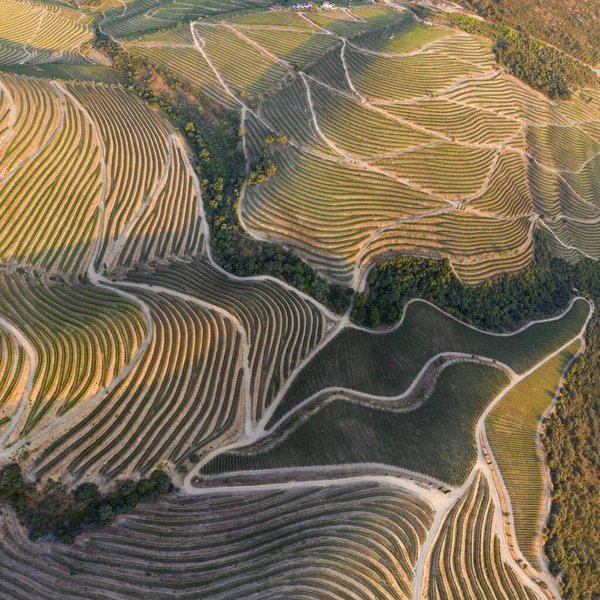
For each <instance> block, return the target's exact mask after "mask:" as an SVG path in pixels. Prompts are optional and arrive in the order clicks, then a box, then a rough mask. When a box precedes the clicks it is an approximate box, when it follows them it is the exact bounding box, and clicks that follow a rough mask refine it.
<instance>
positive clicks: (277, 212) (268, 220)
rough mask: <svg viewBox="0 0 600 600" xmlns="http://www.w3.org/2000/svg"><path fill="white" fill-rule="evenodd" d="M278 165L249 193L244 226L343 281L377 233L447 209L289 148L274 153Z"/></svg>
mask: <svg viewBox="0 0 600 600" xmlns="http://www.w3.org/2000/svg"><path fill="white" fill-rule="evenodd" d="M273 160H274V162H276V164H277V167H278V170H277V173H276V174H275V176H274V177H273V178H271V179H270V180H268V181H267V182H265V183H264V184H260V185H257V186H250V187H249V188H247V190H246V195H245V197H244V203H243V206H242V208H241V212H242V217H243V219H244V223H245V224H246V225H247V226H248V227H249V229H250V230H251V231H254V232H259V233H261V234H262V235H263V236H265V237H269V238H273V239H275V240H281V241H285V242H286V243H287V244H289V245H291V246H292V247H296V248H298V249H299V250H301V251H302V254H303V255H305V256H307V257H308V260H309V261H310V262H312V263H313V264H316V265H318V266H319V267H320V268H321V269H322V270H323V271H324V272H326V273H327V274H329V275H330V276H331V277H333V278H334V279H337V280H340V281H348V280H349V279H351V278H352V271H353V265H354V262H355V261H356V260H357V258H358V255H359V253H360V251H361V249H362V247H363V245H364V243H365V242H366V241H367V240H368V239H369V237H370V236H372V235H373V234H375V233H376V232H377V230H378V229H379V228H381V227H383V226H389V225H393V224H394V223H395V222H396V221H397V220H400V219H406V218H409V217H413V216H416V215H419V214H420V213H422V212H429V211H434V210H436V209H438V208H441V207H442V206H443V201H442V200H436V199H435V198H432V197H430V196H428V195H426V194H425V193H424V192H421V191H419V190H414V189H412V188H411V187H409V186H407V185H405V184H403V183H401V182H399V181H397V180H395V179H393V178H390V177H387V176H386V175H384V174H382V173H378V172H375V171H365V170H363V169H360V168H358V167H355V166H352V165H348V164H343V163H339V162H334V161H326V160H321V159H319V158H317V157H315V156H312V155H308V154H305V153H302V152H299V151H297V150H296V149H294V148H293V147H291V146H287V147H283V148H281V149H278V150H275V151H274V152H273ZM324 215H325V216H326V217H325V218H324Z"/></svg>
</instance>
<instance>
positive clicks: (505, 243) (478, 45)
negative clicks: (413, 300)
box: [128, 5, 600, 288]
mask: <svg viewBox="0 0 600 600" xmlns="http://www.w3.org/2000/svg"><path fill="white" fill-rule="evenodd" d="M128 6H129V5H128ZM227 16H228V17H229V18H225V19H220V20H218V21H217V20H216V19H214V20H209V21H204V22H202V23H193V24H191V25H190V26H185V27H181V28H179V29H175V30H171V31H168V32H159V33H155V34H152V35H148V36H145V37H144V38H143V39H141V40H138V41H135V42H133V43H130V44H129V48H130V49H131V50H132V52H134V53H136V54H140V55H143V56H146V57H148V58H150V59H152V60H153V61H155V62H156V63H158V64H160V65H162V66H163V67H165V68H167V69H168V70H169V71H171V72H173V73H176V74H177V75H179V76H181V77H183V78H185V79H187V80H189V81H191V82H193V83H194V84H195V85H198V86H199V87H200V88H201V89H202V90H203V91H204V92H205V93H206V94H207V95H209V96H210V97H211V98H213V99H214V100H216V101H217V102H220V103H222V104H224V105H226V106H228V107H232V108H236V106H239V105H246V107H247V111H246V112H245V122H244V123H243V124H242V126H243V129H244V131H245V133H246V135H245V138H246V139H245V149H246V151H247V158H248V159H252V158H263V157H264V156H267V157H268V158H270V159H271V160H272V161H273V162H274V163H275V165H276V166H277V169H278V170H277V173H276V175H275V176H274V177H273V178H271V179H269V180H267V181H265V182H264V183H262V184H259V185H255V186H249V187H248V188H246V191H245V194H244V195H243V197H242V201H241V203H240V216H241V218H242V221H243V224H244V226H245V227H246V228H247V229H249V230H250V231H251V232H252V233H253V234H254V235H257V236H259V237H261V238H264V239H269V240H274V241H279V242H282V243H284V244H286V245H287V246H289V247H291V248H293V249H295V250H296V251H298V252H299V253H300V254H301V255H302V256H303V257H304V258H305V259H306V260H307V261H308V262H310V263H311V264H312V265H313V266H314V267H316V268H317V269H319V270H321V271H322V272H323V273H324V274H325V275H326V276H328V277H329V278H331V279H332V280H334V281H337V282H340V283H344V284H347V285H352V286H353V287H355V288H359V287H360V285H361V281H362V278H363V277H364V274H365V273H366V272H367V270H368V268H369V267H370V266H371V265H372V264H373V263H374V262H375V261H376V260H378V259H381V258H382V257H386V256H390V255H392V254H396V253H417V254H420V255H425V256H431V257H445V258H449V259H450V261H451V262H452V264H453V266H454V269H455V271H456V273H457V274H458V275H459V276H460V277H461V278H462V279H463V280H464V281H466V282H468V283H473V284H477V283H480V282H482V281H485V280H486V279H489V278H490V277H493V276H495V275H498V274H501V273H504V272H510V271H515V270H519V269H521V268H523V267H525V266H527V265H528V264H529V263H530V261H531V258H532V255H533V252H532V250H533V232H534V228H535V227H536V224H535V220H536V219H537V218H538V216H541V217H544V218H546V219H547V220H548V219H549V218H550V219H551V218H553V217H555V216H560V217H561V218H562V220H561V221H560V222H558V223H557V224H556V225H555V224H553V223H550V224H548V226H549V227H550V228H551V229H552V231H553V233H554V234H555V236H556V240H555V245H556V246H557V249H558V250H559V251H561V252H562V253H563V254H565V255H567V256H569V257H576V256H577V253H578V251H579V254H580V255H581V254H582V253H583V254H585V255H589V256H592V257H596V256H600V238H598V236H596V235H595V233H594V232H593V231H592V230H593V224H594V223H595V220H594V219H596V218H597V217H598V214H597V207H596V206H595V203H594V200H593V198H594V197H595V195H597V190H596V187H597V186H596V184H595V182H596V181H597V179H598V178H597V176H596V174H597V167H598V164H600V161H598V160H597V159H596V154H597V151H598V149H597V148H596V146H597V145H598V143H600V125H598V123H600V110H599V109H600V104H598V101H597V100H596V99H594V98H593V97H590V99H588V98H587V97H586V99H585V101H584V100H583V99H582V98H579V97H575V98H574V99H573V101H571V102H569V103H562V104H561V103H556V102H552V101H550V100H548V99H547V98H545V97H543V96H541V94H538V93H537V92H534V91H533V90H531V89H530V88H528V87H527V86H525V85H524V84H522V83H521V82H519V81H517V80H516V79H514V78H511V77H509V76H507V75H505V74H504V73H502V72H501V71H499V70H498V68H497V65H496V64H495V62H494V57H493V53H492V52H491V47H490V45H489V43H488V42H486V41H485V40H483V39H480V38H476V37H473V36H470V35H467V34H466V33H464V32H462V31H459V30H457V29H452V28H449V27H435V26H425V25H423V24H420V23H417V21H416V20H415V18H414V16H413V15H412V13H411V12H410V11H406V10H405V11H402V10H392V9H390V8H389V7H382V6H370V7H358V8H356V9H354V10H347V9H340V10H333V11H317V12H314V11H313V12H310V13H306V14H298V13H295V12H288V11H264V12H254V13H250V14H241V15H227ZM238 57H243V59H242V60H239V58H238ZM296 62H298V63H299V65H300V69H301V72H300V73H296V72H295V70H294V69H293V67H294V65H295V64H296ZM248 95H250V96H251V97H252V98H251V99H250V100H247V99H246V97H247V96H248ZM255 103H256V105H255ZM256 118H258V120H259V121H260V123H259V122H257V120H256ZM269 136H273V137H282V136H283V137H285V138H287V140H288V142H289V143H288V147H283V148H282V147H269V148H265V146H264V143H263V139H264V138H266V137H269ZM261 138H262V139H261ZM572 149H573V150H572ZM528 164H529V168H528ZM536 169H537V170H539V169H542V170H543V171H544V177H545V179H546V180H547V181H546V182H545V183H546V188H548V189H557V188H558V187H563V188H566V189H567V190H568V191H567V192H566V196H570V197H571V199H570V200H568V201H567V200H565V201H563V200H562V197H563V196H561V195H560V194H558V193H554V194H550V195H546V194H545V193H542V192H539V193H538V192H537V191H536V190H535V186H536V177H537V179H539V176H537V175H534V174H533V172H534V171H536ZM399 184H402V185H404V186H406V187H400V185H399ZM373 185H374V186H375V188H376V189H377V193H376V194H373V192H372V186H373ZM571 188H572V189H571ZM573 190H576V191H573ZM532 195H533V198H532ZM557 197H559V198H561V200H557ZM391 198H393V201H391ZM573 198H575V199H573ZM559 203H560V210H561V211H562V212H561V213H560V215H559V213H558V210H559V209H558V204H559ZM583 207H585V208H586V210H583ZM459 210H460V211H461V212H458V211H459ZM444 213H453V214H448V215H446V214H444ZM583 213H585V214H584V216H583V217H582V214H583ZM588 214H592V216H591V217H588V216H587V215H588ZM581 218H583V219H588V218H589V219H591V221H590V222H589V223H588V222H587V221H586V222H585V223H583V225H582V226H581V228H582V231H581V233H579V232H578V231H577V227H578V226H579V224H580V221H579V220H580V219H581ZM571 220H573V222H574V223H577V225H571V224H570V223H571ZM562 221H567V222H566V223H563V222H562ZM587 225H589V227H587V229H586V226H587ZM584 233H585V235H584ZM472 235H475V239H476V243H475V244H471V238H472ZM561 246H562V250H561V249H560V248H561Z"/></svg>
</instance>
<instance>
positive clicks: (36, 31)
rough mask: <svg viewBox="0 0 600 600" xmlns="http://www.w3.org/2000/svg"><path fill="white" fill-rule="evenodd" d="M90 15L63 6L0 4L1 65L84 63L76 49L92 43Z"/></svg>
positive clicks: (21, 1)
mask: <svg viewBox="0 0 600 600" xmlns="http://www.w3.org/2000/svg"><path fill="white" fill-rule="evenodd" d="M91 21H92V18H91V17H90V16H89V14H86V13H85V12H83V11H79V10H76V9H75V8H72V7H69V6H67V5H66V4H65V5H62V4H58V3H51V2H41V1H40V2H28V1H26V0H1V1H0V65H3V64H22V63H30V64H38V63H45V62H56V61H66V62H86V61H85V59H84V57H83V56H81V54H79V52H78V49H79V47H80V46H81V45H82V44H83V43H84V42H86V41H89V40H91V38H92V33H91V28H90V25H91Z"/></svg>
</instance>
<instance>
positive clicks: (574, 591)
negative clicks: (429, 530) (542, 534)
mask: <svg viewBox="0 0 600 600" xmlns="http://www.w3.org/2000/svg"><path fill="white" fill-rule="evenodd" d="M598 300H600V297H597V300H596V306H598ZM586 342H587V348H586V351H585V354H583V355H582V356H581V357H579V359H577V361H576V362H575V363H574V365H573V366H572V367H571V369H570V370H569V372H568V374H567V376H566V381H565V386H564V388H563V391H562V393H561V395H560V397H559V398H558V400H557V404H556V409H555V411H554V412H553V413H552V415H551V416H550V417H549V419H548V422H547V423H546V428H545V433H544V437H543V443H544V449H545V451H546V454H547V460H548V466H549V467H550V473H551V477H552V486H553V491H552V509H551V514H550V519H549V522H548V530H547V532H546V546H545V549H546V555H547V556H548V559H549V561H550V569H551V571H552V572H553V573H554V574H559V573H561V574H562V591H563V596H564V597H565V598H568V599H569V600H598V599H599V598H600V556H599V552H598V549H599V548H600V393H599V390H600V315H599V314H598V312H596V313H595V315H594V316H593V317H592V320H591V321H590V324H589V326H588V330H587V332H586Z"/></svg>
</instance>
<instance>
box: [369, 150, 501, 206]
mask: <svg viewBox="0 0 600 600" xmlns="http://www.w3.org/2000/svg"><path fill="white" fill-rule="evenodd" d="M495 157H496V153H495V152H493V151H492V150H487V149H482V148H469V147H465V146H462V145H459V144H453V143H444V144H438V145H435V146H428V147H426V148H420V149H416V150H412V151H409V152H406V153H401V154H397V155H394V156H390V157H386V158H382V159H379V160H376V161H374V162H373V163H372V164H373V165H375V166H377V167H379V168H380V169H382V170H384V171H386V172H387V173H391V174H392V175H395V176H396V177H400V178H402V179H406V180H408V181H410V182H411V183H412V184H413V185H416V186H418V187H419V188H421V189H423V190H427V191H429V192H431V193H433V194H438V195H439V196H443V197H445V198H452V199H459V198H464V197H465V196H471V195H473V194H476V193H477V192H478V191H479V190H481V189H482V188H483V185H484V184H485V182H486V179H487V177H488V176H489V174H490V171H491V169H492V167H493V165H494V160H495Z"/></svg>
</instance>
